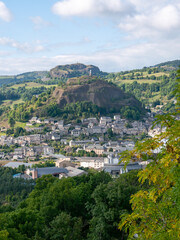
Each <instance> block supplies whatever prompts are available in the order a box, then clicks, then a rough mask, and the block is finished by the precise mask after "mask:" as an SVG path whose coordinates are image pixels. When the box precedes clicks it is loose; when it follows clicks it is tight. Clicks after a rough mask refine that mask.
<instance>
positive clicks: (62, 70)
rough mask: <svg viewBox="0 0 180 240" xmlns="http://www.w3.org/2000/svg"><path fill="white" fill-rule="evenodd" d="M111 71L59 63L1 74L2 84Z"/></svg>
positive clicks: (172, 66)
mask: <svg viewBox="0 0 180 240" xmlns="http://www.w3.org/2000/svg"><path fill="white" fill-rule="evenodd" d="M179 66H180V60H173V61H167V62H164V63H160V64H156V65H154V66H150V67H146V68H155V67H158V68H163V69H165V70H167V71H172V70H177V69H178V67H179ZM108 74H109V73H107V72H103V71H100V69H99V68H98V67H97V66H94V65H85V64H82V63H75V64H66V65H58V66H56V67H54V68H52V69H51V70H50V71H33V72H25V73H22V74H18V75H14V76H13V75H12V76H8V75H7V76H5V75H3V76H0V86H2V85H3V84H10V83H17V82H24V81H35V80H38V79H40V80H43V81H47V80H52V79H54V78H57V79H59V78H66V79H67V78H73V77H80V76H83V75H84V76H89V75H92V76H99V77H104V76H108Z"/></svg>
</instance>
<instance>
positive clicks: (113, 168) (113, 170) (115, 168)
mask: <svg viewBox="0 0 180 240" xmlns="http://www.w3.org/2000/svg"><path fill="white" fill-rule="evenodd" d="M143 168H144V166H143V165H142V164H140V163H139V162H132V163H129V164H128V165H127V166H126V167H125V164H124V163H121V164H104V167H103V171H105V172H107V173H109V174H111V175H112V176H113V177H118V176H119V175H120V174H123V173H126V172H130V171H132V170H140V169H143Z"/></svg>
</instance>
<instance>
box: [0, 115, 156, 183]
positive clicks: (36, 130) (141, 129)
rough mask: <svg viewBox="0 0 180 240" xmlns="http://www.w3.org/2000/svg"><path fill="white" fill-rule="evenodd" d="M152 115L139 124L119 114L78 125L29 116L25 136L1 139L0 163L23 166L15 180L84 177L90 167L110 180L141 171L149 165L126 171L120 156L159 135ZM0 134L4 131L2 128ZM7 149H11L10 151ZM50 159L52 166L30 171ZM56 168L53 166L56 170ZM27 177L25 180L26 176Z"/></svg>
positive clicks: (138, 164) (130, 166) (136, 164)
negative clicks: (143, 139)
mask: <svg viewBox="0 0 180 240" xmlns="http://www.w3.org/2000/svg"><path fill="white" fill-rule="evenodd" d="M153 121H154V114H153V113H147V114H146V116H145V117H144V118H143V119H142V120H139V121H128V120H127V119H123V118H121V116H120V115H114V116H113V117H109V116H104V117H100V118H99V121H98V119H97V118H93V117H92V118H87V119H82V121H81V122H78V124H77V123H74V122H72V123H68V124H64V120H59V119H57V120H56V119H44V120H42V119H40V118H38V117H32V118H31V119H30V120H29V122H27V123H26V126H25V130H26V133H27V135H25V136H18V137H13V136H7V135H2V136H0V145H1V152H0V159H1V160H0V164H1V162H3V160H4V161H6V162H7V163H6V164H5V165H4V166H5V167H12V168H18V167H19V166H21V165H24V166H25V167H26V168H28V170H26V172H25V174H26V175H24V174H18V175H17V176H16V177H24V178H30V179H31V178H33V179H35V178H38V177H40V176H41V175H45V174H52V175H54V176H58V177H59V178H61V177H62V176H64V177H68V176H78V175H82V174H85V173H86V172H85V171H84V170H85V169H89V168H93V169H96V170H98V171H105V172H108V173H109V174H111V175H112V176H113V177H117V176H119V174H122V173H124V172H128V171H131V170H135V169H142V168H144V167H145V166H146V165H147V164H148V162H137V161H136V162H131V163H129V164H128V165H127V166H126V168H124V163H119V162H120V159H119V154H120V153H121V152H123V151H126V150H132V149H133V148H134V146H135V141H137V140H141V139H142V137H143V136H144V137H145V138H147V137H148V136H149V137H153V136H154V135H155V134H158V133H160V131H161V129H160V128H158V127H157V128H155V129H153V130H152V129H151V126H152V122H153ZM1 131H4V129H3V128H2V129H1ZM9 149H11V150H10V151H9ZM50 160H52V161H53V162H54V167H44V171H43V172H42V173H41V174H40V173H39V174H38V173H37V171H39V172H40V170H41V171H42V169H40V168H39V169H33V168H32V166H34V165H35V164H37V163H39V162H41V163H45V162H47V161H50ZM55 166H56V167H55ZM27 175H28V177H27Z"/></svg>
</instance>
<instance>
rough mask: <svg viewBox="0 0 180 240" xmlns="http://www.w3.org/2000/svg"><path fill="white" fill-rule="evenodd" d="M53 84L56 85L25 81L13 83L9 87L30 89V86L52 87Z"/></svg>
mask: <svg viewBox="0 0 180 240" xmlns="http://www.w3.org/2000/svg"><path fill="white" fill-rule="evenodd" d="M54 86H57V85H46V84H40V83H36V82H26V83H20V84H14V85H12V86H11V87H9V88H14V89H17V88H19V87H25V88H27V89H30V88H33V87H34V88H39V87H46V88H51V87H54Z"/></svg>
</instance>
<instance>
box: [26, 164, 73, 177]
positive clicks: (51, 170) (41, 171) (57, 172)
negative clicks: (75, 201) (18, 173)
mask: <svg viewBox="0 0 180 240" xmlns="http://www.w3.org/2000/svg"><path fill="white" fill-rule="evenodd" d="M25 173H26V174H28V175H31V176H32V179H37V178H40V177H42V176H43V175H49V174H50V175H52V176H54V177H58V178H59V177H60V176H62V175H61V174H63V175H64V176H67V173H68V170H67V169H65V168H58V167H45V168H33V169H32V168H31V169H27V170H26V172H25Z"/></svg>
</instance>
